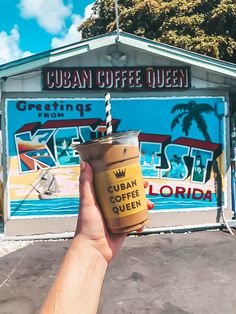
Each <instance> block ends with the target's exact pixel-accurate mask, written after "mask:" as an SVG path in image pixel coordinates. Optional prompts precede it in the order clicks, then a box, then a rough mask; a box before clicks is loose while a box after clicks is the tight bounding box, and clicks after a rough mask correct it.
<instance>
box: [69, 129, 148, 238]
mask: <svg viewBox="0 0 236 314" xmlns="http://www.w3.org/2000/svg"><path fill="white" fill-rule="evenodd" d="M138 134H139V132H135V131H130V132H121V133H115V134H112V135H109V136H105V137H103V138H100V139H96V140H93V141H91V142H86V143H83V144H79V145H76V146H75V148H76V150H77V151H78V153H79V155H80V157H81V159H83V160H85V161H87V162H89V164H90V165H91V166H92V168H93V172H94V190H95V195H96V199H97V202H98V204H99V206H100V207H101V210H102V212H103V216H104V218H105V222H106V224H107V227H108V229H109V230H110V231H111V232H112V233H125V232H130V231H133V230H137V229H139V228H141V227H143V226H144V225H145V224H146V223H147V221H148V210H147V200H146V196H145V191H144V185H143V179H142V172H141V167H140V163H139V145H138Z"/></svg>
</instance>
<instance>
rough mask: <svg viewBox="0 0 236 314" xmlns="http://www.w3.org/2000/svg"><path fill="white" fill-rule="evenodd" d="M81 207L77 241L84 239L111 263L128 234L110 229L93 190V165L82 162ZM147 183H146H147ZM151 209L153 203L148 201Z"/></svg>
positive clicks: (86, 243)
mask: <svg viewBox="0 0 236 314" xmlns="http://www.w3.org/2000/svg"><path fill="white" fill-rule="evenodd" d="M80 170H81V172H80V183H79V190H80V208H79V216H78V223H77V228H76V232H75V241H77V239H78V240H79V241H83V242H84V243H85V245H87V246H88V247H89V248H90V249H91V248H93V249H95V250H97V251H98V252H99V253H100V254H101V255H102V256H103V257H104V259H105V260H106V261H107V262H108V263H109V262H110V261H111V260H112V259H113V257H114V256H115V255H116V254H117V253H118V252H119V250H120V248H121V246H122V244H123V242H124V240H125V237H126V234H112V233H110V232H109V231H108V229H107V227H106V225H105V222H104V219H103V216H102V213H101V210H100V208H99V206H98V204H97V202H96V198H95V194H94V190H93V171H92V168H91V166H90V165H89V164H88V163H87V162H84V161H83V160H81V162H80ZM145 184H146V183H145ZM148 207H149V209H151V208H153V204H152V203H151V202H150V201H148Z"/></svg>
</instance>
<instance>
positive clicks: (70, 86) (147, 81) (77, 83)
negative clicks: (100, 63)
mask: <svg viewBox="0 0 236 314" xmlns="http://www.w3.org/2000/svg"><path fill="white" fill-rule="evenodd" d="M42 75H43V89H44V90H53V91H55V90H69V91H71V90H74V91H77V90H126V91H133V90H135V91H144V90H171V89H188V88H190V87H191V76H190V68H189V67H153V66H149V67H122V68H114V67H110V68H109V67H100V68H98V67H91V68H89V67H84V68H81V67H71V68H68V67H67V68H66V67H65V68H44V69H43V72H42Z"/></svg>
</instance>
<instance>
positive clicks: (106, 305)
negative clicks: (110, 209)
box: [0, 231, 236, 314]
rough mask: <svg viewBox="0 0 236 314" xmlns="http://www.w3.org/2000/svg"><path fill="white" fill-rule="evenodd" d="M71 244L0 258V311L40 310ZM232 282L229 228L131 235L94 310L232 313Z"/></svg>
mask: <svg viewBox="0 0 236 314" xmlns="http://www.w3.org/2000/svg"><path fill="white" fill-rule="evenodd" d="M69 244H70V241H40V242H33V243H29V244H28V245H27V246H25V247H24V248H21V249H19V250H18V251H15V252H13V253H10V254H7V255H5V256H3V257H1V258H0V314H18V313H22V314H31V313H38V310H39V308H40V304H41V303H42V301H43V299H44V298H45V295H46V293H47V290H48V289H49V286H50V284H51V282H52V280H53V278H54V276H55V274H56V272H57V270H58V267H59V265H60V263H61V261H62V259H63V256H64V254H65V253H66V250H67V248H68V246H69ZM0 245H1V243H0ZM235 282H236V237H235V238H234V237H231V236H230V235H228V234H227V233H224V232H222V231H218V232H216V231H214V232H213V231H211V232H197V233H191V234H168V235H149V236H140V237H130V238H128V239H127V240H126V243H125V246H124V247H123V249H122V251H121V253H120V254H119V256H118V257H117V258H116V260H114V262H113V263H112V265H111V266H110V268H109V271H108V272H107V275H106V278H105V282H104V286H103V291H102V296H101V301H100V306H99V311H98V313H99V314H123V313H124V314H187V313H191V314H193V313H194V314H203V313H204V314H205V313H206V314H208V313H209V314H216V313H217V314H221V313H222V314H225V313H227V314H231V313H232V314H235V313H236V305H235V300H236V297H235ZM68 314H70V311H69V309H68Z"/></svg>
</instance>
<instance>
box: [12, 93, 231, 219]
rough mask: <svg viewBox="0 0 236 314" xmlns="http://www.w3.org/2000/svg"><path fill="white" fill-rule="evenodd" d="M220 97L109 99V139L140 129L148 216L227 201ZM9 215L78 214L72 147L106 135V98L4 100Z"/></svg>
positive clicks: (76, 158) (76, 167)
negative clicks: (150, 203) (151, 204)
mask: <svg viewBox="0 0 236 314" xmlns="http://www.w3.org/2000/svg"><path fill="white" fill-rule="evenodd" d="M224 110H225V103H224V99H223V98H221V97H196V98H195V97H193V98H188V97H182V98H129V99H112V117H113V130H114V132H119V131H125V130H140V136H139V140H140V162H141V165H142V173H143V176H144V177H145V178H146V179H147V180H148V182H149V186H148V188H147V190H146V191H147V197H148V198H150V199H151V200H152V201H153V202H154V204H155V208H154V210H153V211H186V210H199V209H201V210H202V209H215V208H216V207H217V206H224V205H225V204H226V199H225V197H226V196H225V194H224V180H223V179H222V178H223V175H224V169H223V164H224V145H225V143H224V130H225V127H224V118H223V117H224ZM6 122H7V123H6V133H7V155H8V198H9V216H11V217H12V218H13V217H22V216H23V217H32V216H61V215H75V214H77V212H78V205H79V195H78V190H79V189H78V177H79V171H80V170H79V169H80V167H79V164H80V158H79V156H78V155H77V153H76V151H75V150H73V149H72V145H73V144H75V143H81V142H84V141H87V140H91V139H95V138H97V137H100V136H103V135H104V134H105V132H106V124H105V114H104V99H7V100H6Z"/></svg>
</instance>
